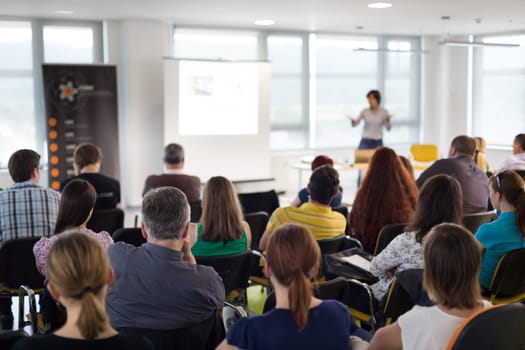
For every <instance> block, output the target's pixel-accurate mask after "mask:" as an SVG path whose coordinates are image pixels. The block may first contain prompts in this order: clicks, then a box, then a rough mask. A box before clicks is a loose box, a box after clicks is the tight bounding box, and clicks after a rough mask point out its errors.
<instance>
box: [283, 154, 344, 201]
mask: <svg viewBox="0 0 525 350" xmlns="http://www.w3.org/2000/svg"><path fill="white" fill-rule="evenodd" d="M323 165H330V166H331V167H333V166H334V160H333V159H332V158H330V157H328V156H322V155H321V156H317V157H315V158H314V160H313V161H312V164H311V168H312V171H314V170H315V169H317V168H319V167H320V166H323ZM342 199H343V188H342V187H341V186H339V191H338V192H337V194H336V196H335V197H334V198H333V199H332V201H331V202H330V206H331V207H332V208H337V207H340V206H341V200H342ZM309 200H310V193H309V192H308V188H306V187H305V188H303V189H302V190H300V191H299V193H298V194H297V197H296V198H295V199H294V200H293V201H292V203H291V204H290V205H291V206H294V207H299V206H301V205H303V204H304V203H307V202H308V201H309Z"/></svg>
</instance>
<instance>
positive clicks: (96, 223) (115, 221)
mask: <svg viewBox="0 0 525 350" xmlns="http://www.w3.org/2000/svg"><path fill="white" fill-rule="evenodd" d="M122 227H124V211H123V210H122V209H120V208H113V209H104V210H94V211H93V215H92V216H91V219H89V221H88V223H87V228H89V229H90V230H92V231H95V232H100V231H106V232H108V233H109V234H113V232H115V231H116V230H118V229H119V228H122Z"/></svg>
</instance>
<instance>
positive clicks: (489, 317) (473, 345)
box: [447, 304, 525, 350]
mask: <svg viewBox="0 0 525 350" xmlns="http://www.w3.org/2000/svg"><path fill="white" fill-rule="evenodd" d="M523 324H525V306H523V305H522V304H509V305H503V306H497V307H494V308H490V309H487V310H484V311H482V312H481V313H479V314H478V315H475V316H474V317H473V318H471V319H467V320H466V321H465V322H463V324H462V325H461V326H459V328H458V329H457V330H456V333H455V334H454V336H453V337H452V339H450V342H449V343H448V346H447V349H449V350H464V349H498V350H517V349H523V348H524V347H525V332H522V331H519V330H518V328H517V327H521V325H523Z"/></svg>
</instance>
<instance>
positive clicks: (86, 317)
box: [14, 232, 153, 350]
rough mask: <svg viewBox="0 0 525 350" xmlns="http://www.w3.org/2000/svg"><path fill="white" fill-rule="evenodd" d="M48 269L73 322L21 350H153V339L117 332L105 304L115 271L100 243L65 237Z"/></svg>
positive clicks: (57, 296)
mask: <svg viewBox="0 0 525 350" xmlns="http://www.w3.org/2000/svg"><path fill="white" fill-rule="evenodd" d="M79 262H82V263H80V264H79ZM47 268H48V275H49V283H48V286H49V290H50V292H51V294H52V295H53V298H55V300H57V302H59V303H60V304H62V305H64V307H65V308H66V310H67V321H66V323H65V325H64V326H63V327H62V328H60V329H59V330H57V331H56V332H54V333H52V334H47V335H42V336H36V337H31V338H25V339H23V340H20V341H19V342H18V343H17V344H16V345H15V346H14V349H15V350H40V349H42V350H44V349H46V350H47V349H78V350H81V349H99V350H106V349H107V350H110V349H111V350H113V349H130V350H135V349H136V350H139V349H140V350H153V345H152V344H151V343H150V342H149V341H148V340H147V339H144V338H142V337H140V336H124V335H119V334H118V333H117V332H116V331H115V330H114V329H113V328H111V326H110V324H109V321H108V317H107V315H106V311H105V310H104V300H105V297H106V293H107V289H108V285H109V284H111V283H112V281H113V271H112V270H111V267H110V266H109V261H108V256H107V254H106V251H105V249H104V248H103V247H102V245H100V244H99V243H98V242H97V241H96V240H94V239H93V238H91V237H89V236H88V235H86V234H85V233H81V232H77V233H72V234H70V235H63V236H62V237H60V239H57V240H56V242H55V244H53V247H51V250H50V251H49V255H48V257H47Z"/></svg>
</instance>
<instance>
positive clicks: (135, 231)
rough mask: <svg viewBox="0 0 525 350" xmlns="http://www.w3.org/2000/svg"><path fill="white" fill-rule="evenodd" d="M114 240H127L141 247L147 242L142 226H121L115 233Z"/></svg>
mask: <svg viewBox="0 0 525 350" xmlns="http://www.w3.org/2000/svg"><path fill="white" fill-rule="evenodd" d="M113 241H115V242H126V243H128V244H132V245H134V246H135V247H140V246H141V245H143V244H144V243H146V239H144V237H142V232H141V230H140V228H119V229H118V230H116V231H115V233H114V234H113Z"/></svg>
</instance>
